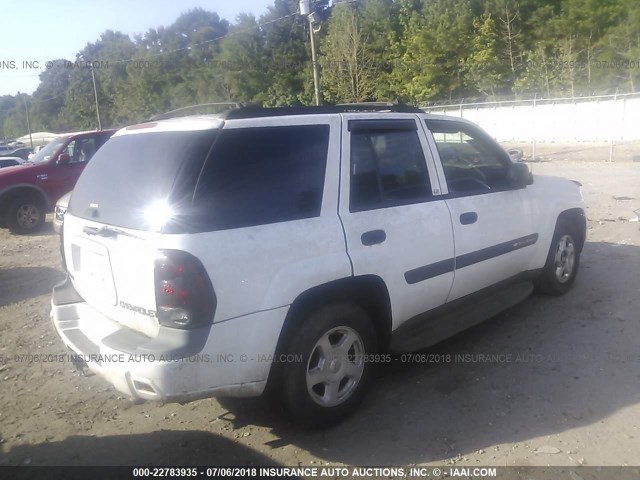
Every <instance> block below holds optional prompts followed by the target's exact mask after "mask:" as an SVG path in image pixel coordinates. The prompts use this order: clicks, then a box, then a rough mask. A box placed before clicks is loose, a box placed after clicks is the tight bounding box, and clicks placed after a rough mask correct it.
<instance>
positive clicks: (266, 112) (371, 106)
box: [223, 102, 424, 120]
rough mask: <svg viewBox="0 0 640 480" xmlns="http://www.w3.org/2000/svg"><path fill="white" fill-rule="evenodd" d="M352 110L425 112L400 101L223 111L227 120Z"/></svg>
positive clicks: (254, 107)
mask: <svg viewBox="0 0 640 480" xmlns="http://www.w3.org/2000/svg"><path fill="white" fill-rule="evenodd" d="M350 112H394V113H424V110H422V109H420V108H418V107H413V106H410V105H403V104H398V103H377V102H370V103H343V104H339V105H323V106H302V107H269V108H263V107H260V106H255V105H250V106H245V107H242V108H237V109H233V110H229V111H227V112H225V113H223V117H224V118H225V119H227V120H231V119H241V118H255V117H281V116H285V115H314V114H323V113H324V114H327V113H350Z"/></svg>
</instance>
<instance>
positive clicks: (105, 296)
mask: <svg viewBox="0 0 640 480" xmlns="http://www.w3.org/2000/svg"><path fill="white" fill-rule="evenodd" d="M72 249H73V250H75V252H74V253H75V255H74V257H76V258H74V278H75V280H76V281H75V282H74V283H75V284H76V288H78V289H79V290H80V291H81V292H80V293H81V295H82V297H83V298H84V299H85V300H88V301H89V300H90V301H93V302H97V303H100V304H103V305H116V303H117V298H116V290H115V286H114V284H113V274H112V271H111V261H110V259H109V250H108V249H107V247H106V246H104V245H101V244H100V243H97V242H94V241H91V240H87V239H85V238H75V239H74V240H73V245H72Z"/></svg>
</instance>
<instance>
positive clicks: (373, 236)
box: [360, 230, 387, 247]
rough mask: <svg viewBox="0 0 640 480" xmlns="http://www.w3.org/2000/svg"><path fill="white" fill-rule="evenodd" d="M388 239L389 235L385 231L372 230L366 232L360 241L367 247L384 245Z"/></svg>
mask: <svg viewBox="0 0 640 480" xmlns="http://www.w3.org/2000/svg"><path fill="white" fill-rule="evenodd" d="M386 239H387V234H386V233H385V231H384V230H371V231H370V232H364V233H363V234H362V236H361V237H360V241H361V242H362V244H363V245H366V246H367V247H369V246H371V245H376V244H378V243H382V242H384V241H385V240H386Z"/></svg>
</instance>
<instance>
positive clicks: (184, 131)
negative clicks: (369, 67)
mask: <svg viewBox="0 0 640 480" xmlns="http://www.w3.org/2000/svg"><path fill="white" fill-rule="evenodd" d="M585 232H586V222H585V215H584V205H583V199H582V195H581V192H580V189H579V186H578V185H577V184H576V183H574V182H572V181H569V180H565V179H562V178H555V177H542V176H536V177H535V178H534V177H533V176H532V175H531V173H530V172H529V169H528V167H527V166H526V165H525V164H524V163H515V162H513V161H512V160H511V159H510V158H509V155H508V154H507V152H505V151H504V150H503V149H502V148H500V146H499V145H498V144H497V143H496V142H495V141H494V140H492V139H491V138H490V137H489V136H488V135H487V134H486V133H484V132H483V131H482V130H481V129H480V128H478V127H477V126H475V125H474V124H472V123H470V122H468V121H465V120H462V119H458V118H453V117H444V116H435V115H429V114H425V113H423V112H422V111H420V110H418V109H414V108H410V107H405V106H397V105H395V106H394V105H345V106H336V107H306V108H275V109H261V108H256V107H247V108H239V109H234V110H230V111H228V112H226V113H224V114H217V115H196V116H186V117H183V118H169V119H160V120H157V121H150V122H147V123H144V124H140V125H134V126H130V127H127V128H123V129H121V130H120V131H118V132H117V133H116V134H114V135H113V137H112V138H111V139H110V140H109V141H107V143H106V144H105V145H104V146H103V147H102V148H101V149H100V150H99V151H98V152H97V153H96V155H95V157H94V158H93V160H92V161H91V163H90V164H89V165H88V166H87V168H86V169H85V171H84V172H83V174H82V176H81V177H80V179H79V181H78V182H77V184H76V187H75V189H74V192H73V196H72V198H71V201H70V203H69V208H68V210H67V211H66V214H65V216H64V225H63V235H64V255H65V258H66V267H67V271H68V277H67V279H66V281H65V282H63V283H62V284H60V285H58V286H57V287H55V289H54V291H53V296H52V311H51V318H52V321H53V324H54V325H55V328H56V329H57V331H58V333H59V335H60V336H61V338H62V341H63V342H64V343H65V344H66V345H67V346H68V347H69V348H70V349H71V350H72V351H73V352H74V355H76V358H77V360H78V361H79V362H80V363H83V364H84V363H86V365H88V367H89V368H90V369H91V370H93V371H95V372H96V373H98V374H100V375H102V376H103V377H104V378H105V379H106V380H107V381H109V382H110V383H112V384H113V385H114V386H115V387H116V388H117V389H118V390H119V391H121V392H124V393H126V394H127V395H130V396H131V397H133V398H135V399H146V400H158V401H163V402H185V401H189V400H193V399H197V398H203V397H211V396H256V395H260V394H262V393H263V392H264V391H265V389H266V388H267V385H269V386H270V387H272V388H270V390H271V391H273V392H276V393H277V394H279V395H280V396H281V400H282V403H283V404H284V406H285V407H286V409H287V411H288V413H289V415H290V416H291V417H292V418H293V419H294V420H295V421H296V422H298V423H301V424H304V425H307V426H314V427H317V426H324V425H329V424H331V423H334V422H337V421H339V420H341V419H342V418H344V417H345V416H346V415H348V414H350V413H351V412H352V411H353V410H354V409H355V408H356V406H357V405H358V403H359V402H360V400H361V399H362V398H363V396H364V395H365V392H366V386H367V383H368V382H369V379H370V374H371V370H372V368H373V366H374V363H375V362H386V361H389V360H390V354H389V352H414V351H417V350H420V349H423V348H425V347H428V346H430V345H433V344H435V343H437V342H439V341H441V340H443V339H445V338H447V337H450V336H451V335H454V334H455V333H457V332H459V331H461V330H463V329H465V328H468V327H469V326H471V325H474V324H476V323H478V322H481V321H483V320H485V319H487V318H489V317H491V316H494V315H496V314H497V313H499V312H501V311H503V310H505V309H507V308H509V307H511V306H513V305H515V304H516V303H518V302H520V301H522V300H524V299H525V298H526V297H527V296H528V295H529V294H530V293H531V292H532V291H533V290H534V289H537V290H538V291H540V292H543V293H547V294H552V295H560V294H563V293H565V292H567V291H568V290H569V289H570V288H571V286H572V284H573V282H574V280H575V278H576V274H577V271H578V265H579V260H580V253H581V251H582V247H583V244H584V242H585ZM550 328H553V326H550Z"/></svg>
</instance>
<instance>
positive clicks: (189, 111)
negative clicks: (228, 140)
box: [149, 102, 249, 121]
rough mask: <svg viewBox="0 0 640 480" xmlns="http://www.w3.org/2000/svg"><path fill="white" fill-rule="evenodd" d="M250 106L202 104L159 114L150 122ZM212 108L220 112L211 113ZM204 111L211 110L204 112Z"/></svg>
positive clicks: (230, 103)
mask: <svg viewBox="0 0 640 480" xmlns="http://www.w3.org/2000/svg"><path fill="white" fill-rule="evenodd" d="M247 106H249V105H247V104H244V103H240V102H213V103H200V104H197V105H189V106H187V107H181V108H176V109H175V110H171V111H169V112H165V113H159V114H158V115H154V116H153V117H151V118H150V119H149V120H150V121H156V120H166V119H168V118H174V117H185V116H187V115H215V114H220V113H223V112H227V111H229V110H232V109H239V108H244V107H247ZM211 107H218V108H217V110H218V111H214V112H212V111H210V110H211ZM204 110H209V111H207V112H204Z"/></svg>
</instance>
